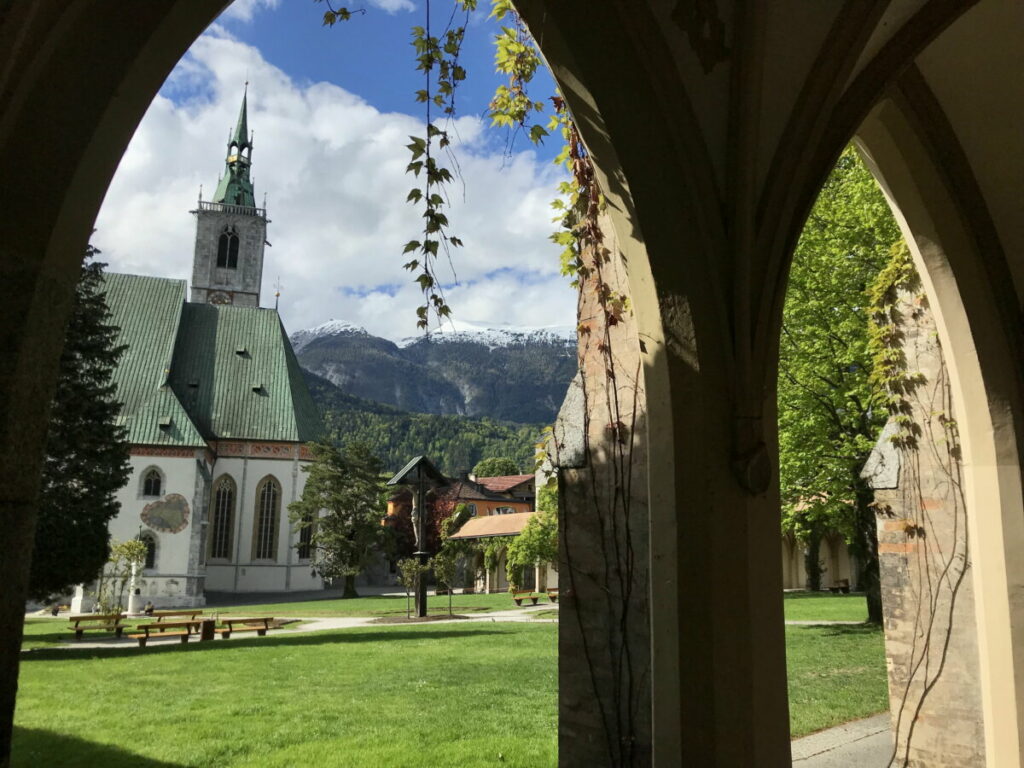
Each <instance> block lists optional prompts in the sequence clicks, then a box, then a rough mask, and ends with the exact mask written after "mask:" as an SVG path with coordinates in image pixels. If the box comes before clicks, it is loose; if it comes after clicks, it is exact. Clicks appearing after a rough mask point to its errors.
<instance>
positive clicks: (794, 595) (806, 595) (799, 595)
mask: <svg viewBox="0 0 1024 768" xmlns="http://www.w3.org/2000/svg"><path fill="white" fill-rule="evenodd" d="M825 597H831V598H842V599H845V598H851V597H859V598H860V599H861V600H863V599H864V593H863V592H848V593H846V594H843V593H841V592H840V593H835V592H786V593H784V594H783V596H782V599H783V600H820V599H821V598H825Z"/></svg>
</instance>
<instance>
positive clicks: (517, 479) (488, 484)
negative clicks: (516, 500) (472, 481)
mask: <svg viewBox="0 0 1024 768" xmlns="http://www.w3.org/2000/svg"><path fill="white" fill-rule="evenodd" d="M529 480H533V475H499V476H497V477H478V478H477V479H476V481H477V482H478V483H480V485H482V486H483V487H484V488H486V489H487V490H489V491H496V492H498V493H501V492H502V491H507V490H509V489H511V488H515V487H516V486H517V485H522V484H523V483H525V482H527V481H529Z"/></svg>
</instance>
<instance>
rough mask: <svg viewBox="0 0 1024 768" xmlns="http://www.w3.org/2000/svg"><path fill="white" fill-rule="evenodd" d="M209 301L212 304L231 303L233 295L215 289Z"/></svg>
mask: <svg viewBox="0 0 1024 768" xmlns="http://www.w3.org/2000/svg"><path fill="white" fill-rule="evenodd" d="M209 302H210V303H211V304H230V303H231V295H230V294H228V293H224V291H214V292H213V293H211V294H210V298H209Z"/></svg>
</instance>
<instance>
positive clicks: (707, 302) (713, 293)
mask: <svg viewBox="0 0 1024 768" xmlns="http://www.w3.org/2000/svg"><path fill="white" fill-rule="evenodd" d="M569 5H577V4H572V3H570V4H569ZM517 6H518V7H519V8H520V10H521V11H522V12H523V14H524V16H525V18H526V19H527V21H528V23H529V24H530V27H531V31H532V33H533V34H534V36H535V37H536V39H537V40H538V42H539V43H540V45H541V48H542V50H543V51H544V52H545V55H546V56H547V58H548V61H549V64H551V66H552V69H553V71H554V73H555V75H556V78H557V79H558V80H559V84H560V87H561V89H562V93H563V95H564V96H565V97H566V99H567V101H568V103H569V106H570V108H571V110H572V113H573V116H574V118H575V121H576V124H577V126H578V127H579V129H580V132H581V134H582V135H583V137H584V139H585V141H586V143H587V148H588V150H589V151H590V153H591V155H592V157H593V159H594V161H595V166H596V171H597V173H598V176H599V181H600V183H601V187H602V191H603V192H604V194H605V196H606V200H607V207H606V213H607V216H608V217H609V220H610V221H611V226H612V229H613V231H614V240H615V242H616V243H617V247H618V249H619V251H620V252H621V256H622V263H623V264H624V269H625V271H626V273H627V276H628V287H629V294H630V298H631V304H632V307H633V309H634V312H635V320H636V323H637V331H638V336H639V340H640V343H641V358H642V360H643V377H644V383H645V387H646V394H645V398H644V399H645V401H646V414H645V419H646V423H647V430H648V438H647V446H646V448H647V453H648V454H649V457H648V461H649V463H648V467H647V474H648V477H649V480H648V498H649V508H648V509H649V512H648V520H647V526H648V533H649V540H650V553H649V557H648V558H647V563H646V565H647V567H648V569H649V571H648V575H649V581H648V585H649V595H648V601H649V616H650V619H649V625H648V626H647V627H646V631H647V633H648V643H649V649H650V651H649V652H650V655H651V662H650V664H651V669H650V673H649V681H650V686H649V693H648V699H647V700H646V701H643V702H638V706H642V707H645V708H647V710H648V712H649V713H650V720H649V722H650V731H649V732H648V733H646V734H643V733H639V734H638V738H641V739H646V740H647V741H646V743H644V744H642V745H640V746H641V747H643V749H639V750H636V751H637V752H638V753H643V754H646V755H647V756H648V758H649V759H650V760H651V761H652V762H653V764H654V765H655V766H666V767H667V766H676V765H687V766H689V765H693V766H702V768H703V767H705V766H706V767H708V768H713V767H718V766H720V767H723V768H724V767H725V766H759V767H764V768H782V767H783V766H789V765H790V762H791V760H790V749H789V723H788V707H787V701H786V667H785V643H784V639H785V638H784V625H783V615H782V580H781V563H780V558H779V550H778V546H777V545H776V542H777V541H778V538H779V531H780V528H779V505H778V490H777V486H776V484H775V481H774V479H773V477H772V471H771V467H772V466H773V465H774V463H775V459H774V456H775V452H776V449H775V442H776V438H775V407H774V399H775V395H774V388H773V387H772V386H766V385H764V384H763V383H760V384H753V383H752V382H754V380H755V379H756V378H757V375H755V374H754V373H752V368H751V367H750V366H749V365H747V364H746V363H744V362H743V361H737V359H736V357H734V356H733V354H732V351H733V350H734V349H735V347H736V340H735V339H734V338H732V337H731V332H730V321H731V316H732V311H733V310H732V308H731V306H730V302H731V301H732V299H733V295H732V293H731V291H732V290H733V289H732V287H731V286H728V278H726V277H725V276H724V273H725V271H726V269H727V268H726V266H725V265H727V264H730V263H732V262H734V261H740V260H739V259H733V256H734V255H735V254H733V253H730V251H729V250H728V249H729V248H730V247H732V246H730V245H728V244H726V245H724V246H723V239H722V238H721V237H717V236H716V234H715V233H713V232H711V230H714V229H715V227H717V226H720V218H719V217H720V216H721V210H720V209H719V208H718V207H717V206H716V205H715V204H712V203H710V202H709V201H705V203H704V205H705V206H706V208H705V210H702V209H701V205H702V204H701V203H700V202H699V201H695V199H694V195H695V194H699V190H698V189H697V187H696V186H694V185H690V184H688V183H687V182H688V181H692V179H690V178H688V173H689V172H690V171H692V170H693V169H692V168H687V167H686V166H685V160H684V159H683V158H682V155H683V153H682V152H681V151H680V148H679V146H678V143H679V142H680V141H682V139H681V133H682V132H681V131H678V130H676V128H677V127H676V126H672V125H664V124H660V123H657V124H656V123H654V122H650V121H648V120H647V118H648V117H649V115H646V114H645V116H644V120H635V119H632V118H634V117H636V115H635V114H631V115H625V114H623V113H622V112H619V113H618V114H616V115H613V116H612V117H617V118H619V121H618V122H617V123H615V124H608V123H606V122H605V120H606V116H605V115H603V114H602V112H601V104H602V103H604V102H599V101H598V99H597V98H596V97H595V95H594V94H593V93H591V91H590V90H589V88H588V85H589V84H590V83H584V82H582V81H581V80H580V79H579V77H580V73H581V72H586V73H587V74H588V75H589V76H590V77H592V78H593V80H592V83H600V86H601V94H600V95H601V97H602V98H604V99H615V98H616V95H621V94H622V93H625V92H627V91H628V92H629V94H630V98H629V101H630V103H633V104H655V103H662V104H665V102H664V101H661V100H660V98H659V95H658V94H657V93H654V92H653V91H654V89H655V88H656V84H655V83H653V82H652V80H653V78H651V77H649V76H648V74H649V73H644V72H641V70H642V69H643V66H644V62H643V60H642V58H641V57H638V58H637V59H632V58H630V57H629V56H628V55H627V54H623V55H622V56H619V57H616V58H615V60H614V61H612V60H611V58H610V57H609V56H608V55H607V52H608V51H609V50H611V49H612V48H613V47H614V46H628V45H629V42H628V41H627V40H624V39H623V36H622V35H621V34H620V30H619V28H618V27H617V26H616V24H615V23H614V16H615V11H614V10H609V7H607V6H605V5H603V4H588V5H587V6H586V10H585V15H586V17H587V18H586V21H585V25H584V29H581V30H580V33H581V35H583V36H584V37H586V43H585V44H583V45H574V44H572V42H573V41H569V40H567V39H566V38H565V37H563V34H568V33H569V32H576V31H577V27H576V26H574V20H576V19H579V18H580V17H579V14H578V13H577V11H578V12H579V13H583V10H582V8H581V7H577V8H576V9H575V10H574V9H573V8H567V7H566V5H565V4H564V3H560V4H553V3H549V2H544V0H537V2H519V3H517ZM605 14H607V15H608V16H609V17H610V18H604V15H605ZM562 24H564V25H565V26H564V27H563V26H561V25H562ZM577 56H580V57H586V60H585V61H580V60H577V58H576V57H577ZM625 61H628V65H627V66H622V65H623V62H625ZM621 103H622V102H621V101H619V102H616V104H618V105H621ZM666 108H667V109H668V110H669V111H671V108H670V107H666ZM609 119H611V118H609ZM627 168H628V169H629V170H630V173H629V174H627V173H626V170H625V169H627ZM718 234H721V233H718ZM736 247H739V246H736ZM723 248H724V250H723ZM758 375H759V374H758ZM767 377H768V378H769V379H772V380H773V377H774V370H772V371H768V372H767ZM751 393H753V394H751ZM580 522H581V523H582V516H580ZM591 536H593V534H592V533H591ZM559 581H560V585H561V587H562V589H563V590H566V591H567V592H569V591H570V589H569V587H568V585H569V584H570V583H571V572H570V571H569V570H568V566H567V564H566V563H565V562H564V561H563V563H562V564H561V568H560V579H559ZM585 597H586V595H582V596H579V597H578V596H575V595H570V596H567V597H565V599H564V603H565V605H564V606H563V608H562V609H561V610H562V614H563V615H562V624H563V626H562V627H561V629H560V631H561V632H562V633H563V634H564V633H566V632H569V631H575V630H572V629H569V628H568V627H569V626H570V625H571V624H572V622H571V621H570V618H569V617H570V616H571V615H572V614H573V613H574V612H575V611H577V609H576V608H575V607H574V605H573V601H574V600H577V599H580V600H582V599H584V598H585ZM585 607H586V606H582V607H581V610H582V608H585ZM595 622H596V620H595ZM635 629H636V628H635V627H629V628H623V629H622V632H623V634H624V635H628V634H630V633H632V632H633V631H635ZM588 631H589V632H591V633H592V638H591V640H592V642H595V643H598V644H600V643H604V642H605V639H604V636H603V635H602V633H604V634H607V635H610V634H612V633H613V632H618V631H619V628H617V627H615V628H608V627H604V628H602V627H600V626H599V625H598V624H597V623H594V624H592V625H590V626H589V627H588V629H586V630H585V631H584V633H586V632H588ZM578 657H579V654H574V655H572V656H569V655H567V654H566V653H565V648H564V647H563V650H562V654H561V657H560V662H559V663H560V695H561V696H562V702H563V704H562V707H560V722H561V724H562V734H561V741H560V761H561V764H562V765H563V766H582V765H587V766H594V765H611V764H613V763H610V762H600V759H601V758H600V753H599V751H598V750H597V749H596V748H595V747H594V745H595V744H600V743H601V742H602V741H603V740H604V739H605V738H606V734H605V733H604V732H603V731H602V730H601V719H602V715H603V713H604V712H608V711H614V709H615V707H616V706H619V705H620V704H621V702H617V701H615V695H614V694H613V693H606V694H604V697H602V696H596V697H595V696H591V698H590V699H587V698H586V697H584V696H583V695H582V694H580V693H579V692H577V691H576V690H575V688H577V687H579V686H580V685H582V683H580V682H579V681H580V680H584V679H585V678H586V675H585V674H584V673H582V672H581V671H580V670H579V669H578V668H577V667H578V663H577V662H578ZM570 688H571V689H572V690H569V689H570ZM570 693H572V694H575V695H574V696H569V695H568V694H570ZM595 699H597V700H595ZM570 700H572V701H575V702H576V703H575V704H573V705H572V707H575V708H576V709H575V711H574V710H573V709H572V707H570V708H569V709H568V710H567V707H566V702H567V701H570ZM599 710H600V712H599ZM570 734H571V738H570ZM636 764H637V765H640V764H641V763H636ZM648 764H649V763H648Z"/></svg>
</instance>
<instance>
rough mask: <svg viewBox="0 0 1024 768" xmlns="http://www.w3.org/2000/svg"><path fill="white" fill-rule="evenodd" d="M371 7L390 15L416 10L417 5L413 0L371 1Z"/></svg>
mask: <svg viewBox="0 0 1024 768" xmlns="http://www.w3.org/2000/svg"><path fill="white" fill-rule="evenodd" d="M370 5H375V6H377V7H378V8H380V9H381V10H383V11H387V12H388V13H398V12H399V11H415V10H416V5H415V4H414V3H412V2H411V0H370Z"/></svg>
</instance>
